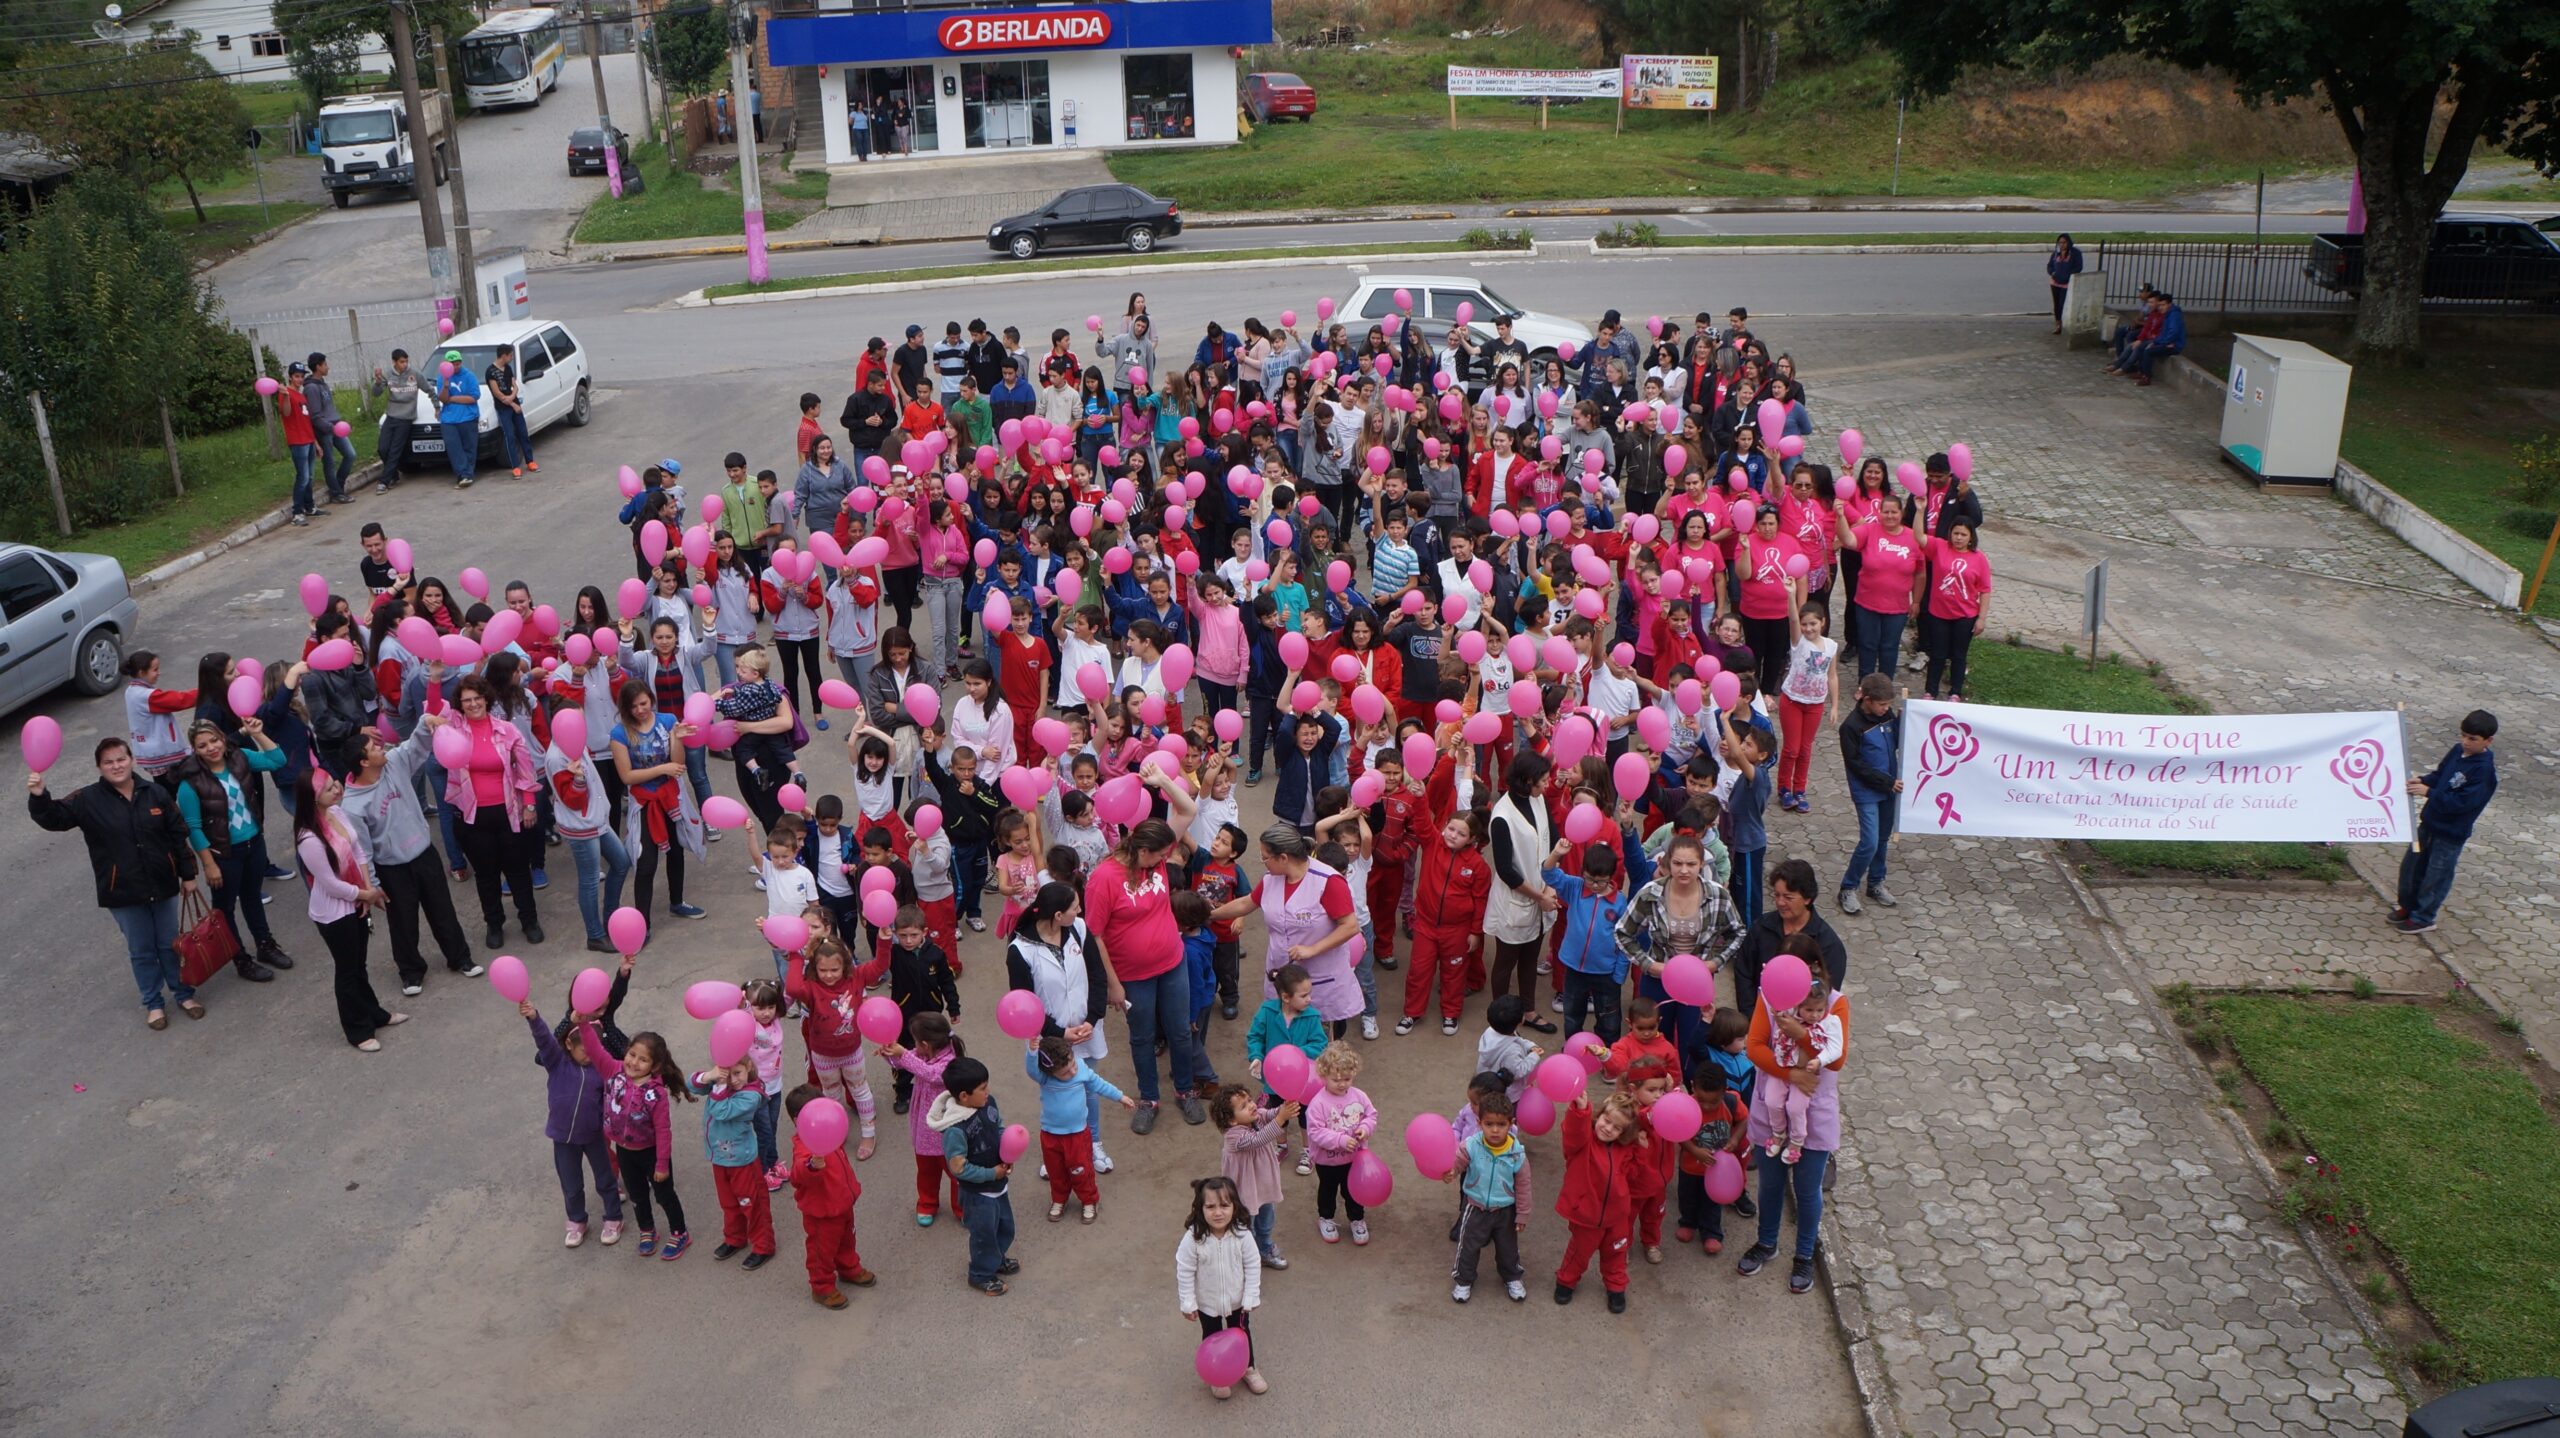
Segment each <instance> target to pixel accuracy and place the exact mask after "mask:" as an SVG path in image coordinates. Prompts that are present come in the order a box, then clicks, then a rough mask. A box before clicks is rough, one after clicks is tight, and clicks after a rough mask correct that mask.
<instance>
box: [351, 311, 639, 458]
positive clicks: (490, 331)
mask: <svg viewBox="0 0 2560 1438" xmlns="http://www.w3.org/2000/svg"><path fill="white" fill-rule="evenodd" d="M500 345H514V346H515V347H516V394H517V396H518V397H519V398H520V399H522V400H523V401H524V419H525V428H526V429H528V430H530V431H532V432H533V433H535V434H540V433H541V432H542V431H543V430H544V429H546V428H548V427H549V426H551V425H553V424H555V423H558V422H559V421H561V420H567V421H568V422H569V423H570V424H572V425H583V424H585V423H586V422H587V421H588V420H590V419H592V418H594V414H593V412H592V410H591V409H590V405H591V404H592V403H593V400H592V398H591V396H590V394H589V391H590V390H591V388H592V387H593V385H594V383H595V376H594V375H593V374H592V373H590V372H589V371H588V369H587V352H586V349H585V347H584V346H582V345H580V344H579V343H578V341H577V339H576V337H574V336H572V335H571V334H570V333H569V330H568V327H567V326H565V325H562V324H560V323H559V322H558V321H556V320H492V321H490V322H489V323H487V324H484V325H474V326H472V327H471V328H470V329H467V330H464V331H463V332H462V333H460V334H458V335H455V336H453V337H452V338H451V339H448V340H444V341H441V342H440V343H438V344H437V345H436V347H435V348H434V349H433V350H431V351H429V352H428V353H427V355H426V356H425V358H424V359H422V360H415V359H414V357H413V360H414V362H415V363H416V364H417V368H418V369H419V370H420V371H421V372H422V373H424V374H426V375H427V376H428V377H429V379H430V380H432V379H433V377H434V375H435V374H436V370H437V366H438V365H440V364H441V363H442V362H443V360H444V357H445V355H446V353H447V352H449V351H455V350H459V351H460V352H461V354H462V358H461V359H460V360H459V361H457V368H461V369H467V370H469V371H471V375H472V378H474V379H480V378H482V377H483V376H485V375H486V374H487V373H488V371H489V366H490V365H491V364H493V363H495V362H496V361H497V357H498V346H500ZM482 388H483V390H484V391H485V390H486V388H487V386H486V385H485V384H483V386H482ZM436 415H437V410H436V403H435V400H434V399H433V398H432V397H431V396H430V395H429V393H428V391H427V390H426V389H425V388H424V387H421V388H420V389H419V391H418V414H417V420H416V422H415V423H414V424H413V425H412V426H411V427H410V430H409V451H408V453H407V454H405V455H403V456H402V457H401V465H400V467H401V468H402V469H413V468H416V467H417V466H418V465H420V464H424V463H432V462H434V461H436V460H440V459H442V458H443V456H444V454H445V451H446V447H447V446H448V445H449V444H450V443H452V439H451V437H450V436H448V435H447V434H446V433H445V432H444V425H443V424H442V422H440V421H439V420H438V419H437V417H436ZM474 442H475V443H476V444H478V445H479V447H480V448H479V456H480V458H481V459H483V460H487V459H489V458H491V457H493V456H495V455H498V454H500V453H502V452H503V451H504V448H505V446H504V445H502V444H501V443H500V442H499V439H498V407H497V406H496V405H494V404H491V403H490V402H489V400H488V398H487V396H486V394H485V393H484V394H483V396H482V398H481V400H480V432H479V434H478V435H476V436H475V437H474Z"/></svg>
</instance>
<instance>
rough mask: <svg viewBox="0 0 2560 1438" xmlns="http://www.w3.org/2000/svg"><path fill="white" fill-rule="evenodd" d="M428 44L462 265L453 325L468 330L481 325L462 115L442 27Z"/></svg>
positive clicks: (457, 251)
mask: <svg viewBox="0 0 2560 1438" xmlns="http://www.w3.org/2000/svg"><path fill="white" fill-rule="evenodd" d="M427 42H428V43H429V44H431V45H433V46H434V47H435V52H436V60H437V65H436V103H437V104H438V105H441V106H443V107H444V145H445V168H446V169H447V170H448V171H450V172H451V173H452V175H453V251H454V256H455V258H456V259H458V260H460V261H461V263H462V314H461V316H460V317H459V318H457V319H456V320H455V321H454V325H455V326H456V327H457V328H460V329H466V330H467V329H469V328H471V327H472V326H473V325H476V324H478V323H480V266H479V262H478V261H477V259H476V258H475V257H474V256H473V255H472V252H471V198H470V195H469V194H468V193H467V192H466V191H465V190H464V189H463V185H462V112H461V111H460V110H457V109H456V108H454V103H453V77H452V76H451V75H449V74H447V73H445V71H446V68H447V67H446V66H445V65H444V64H443V60H444V57H445V55H446V54H447V53H448V52H447V51H446V50H445V48H444V27H443V26H442V25H438V26H436V27H435V28H434V29H432V30H429V31H428V32H427Z"/></svg>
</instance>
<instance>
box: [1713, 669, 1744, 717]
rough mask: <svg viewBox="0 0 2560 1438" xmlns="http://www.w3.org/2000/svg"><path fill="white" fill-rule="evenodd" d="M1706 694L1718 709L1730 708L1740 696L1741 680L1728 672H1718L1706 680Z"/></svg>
mask: <svg viewBox="0 0 2560 1438" xmlns="http://www.w3.org/2000/svg"><path fill="white" fill-rule="evenodd" d="M1707 696H1708V697H1709V698H1711V699H1713V700H1715V701H1716V707H1717V708H1718V709H1730V708H1732V707H1733V706H1734V703H1735V701H1737V700H1739V699H1741V698H1742V681H1741V680H1739V679H1737V678H1735V677H1734V676H1732V675H1730V674H1719V675H1717V676H1716V677H1715V678H1713V679H1711V680H1709V681H1707Z"/></svg>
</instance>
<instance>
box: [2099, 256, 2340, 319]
mask: <svg viewBox="0 0 2560 1438" xmlns="http://www.w3.org/2000/svg"><path fill="white" fill-rule="evenodd" d="M2097 261H2098V262H2097V268H2099V269H2101V270H2104V271H2106V275H2107V304H2108V305H2109V306H2110V307H2115V308H2123V307H2130V306H2133V305H2137V304H2139V303H2140V302H2141V296H2140V290H2141V287H2142V286H2144V285H2149V286H2151V287H2152V288H2154V289H2159V290H2166V291H2168V292H2169V293H2170V295H2171V296H2173V297H2174V298H2175V299H2176V300H2177V302H2178V307H2179V308H2181V309H2184V310H2187V311H2189V312H2190V313H2205V312H2212V313H2220V314H2267V313H2283V312H2287V311H2315V312H2316V311H2330V310H2349V309H2353V308H2355V303H2356V302H2355V300H2354V298H2353V297H2352V296H2349V295H2347V294H2344V293H2342V292H2340V291H2337V290H2328V289H2323V288H2321V287H2320V286H2319V285H2318V284H2315V283H2313V281H2312V279H2311V276H2310V275H2309V274H2307V273H2305V266H2307V265H2309V264H2310V262H2311V246H2310V245H2309V244H2308V243H2305V242H2294V243H2277V244H2252V243H2247V242H2241V243H2236V244H2234V243H2224V242H2202V241H2199V242H2189V243H2141V244H2123V243H2117V244H2109V243H2104V242H2101V243H2100V244H2099V246H2098V256H2097Z"/></svg>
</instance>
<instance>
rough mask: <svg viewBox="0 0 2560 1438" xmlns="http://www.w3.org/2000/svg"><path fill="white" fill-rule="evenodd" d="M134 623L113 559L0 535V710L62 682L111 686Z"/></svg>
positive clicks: (136, 613)
mask: <svg viewBox="0 0 2560 1438" xmlns="http://www.w3.org/2000/svg"><path fill="white" fill-rule="evenodd" d="M141 628H142V611H141V610H140V609H139V608H137V607H135V605H134V602H133V593H132V590H131V589H130V588H129V587H128V586H127V585H126V583H125V577H124V566H123V565H121V564H118V563H117V562H116V561H115V560H114V559H112V558H110V557H109V556H107V555H103V554H56V553H54V552H53V551H51V550H48V549H38V548H36V547H35V546H34V545H32V544H10V543H0V714H5V713H7V712H9V711H10V710H12V709H15V708H17V707H18V706H19V705H21V704H25V703H27V702H29V701H31V700H35V699H40V698H42V697H44V696H45V695H47V694H50V693H52V692H53V691H54V690H55V689H56V688H58V687H60V686H61V685H64V684H70V685H73V686H75V687H77V688H78V689H79V691H80V692H81V693H83V694H88V695H92V696H94V695H99V694H105V693H109V692H111V691H113V690H114V689H115V688H116V686H117V685H118V684H119V683H121V682H122V678H123V675H122V673H121V670H122V668H123V665H124V652H125V647H126V646H127V645H129V644H131V643H132V642H133V637H134V634H135V633H136V632H137V631H139V630H140V629H141Z"/></svg>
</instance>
